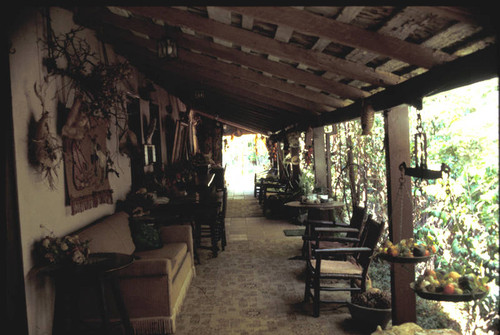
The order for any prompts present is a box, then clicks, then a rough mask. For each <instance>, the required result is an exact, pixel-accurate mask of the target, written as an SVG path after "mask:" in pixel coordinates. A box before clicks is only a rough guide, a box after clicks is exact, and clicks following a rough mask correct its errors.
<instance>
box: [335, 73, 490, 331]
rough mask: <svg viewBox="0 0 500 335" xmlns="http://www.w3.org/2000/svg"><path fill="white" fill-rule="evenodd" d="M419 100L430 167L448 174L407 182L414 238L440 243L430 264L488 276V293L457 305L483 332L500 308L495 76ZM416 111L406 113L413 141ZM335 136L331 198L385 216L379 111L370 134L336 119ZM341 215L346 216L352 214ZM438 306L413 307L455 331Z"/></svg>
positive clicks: (473, 328)
mask: <svg viewBox="0 0 500 335" xmlns="http://www.w3.org/2000/svg"><path fill="white" fill-rule="evenodd" d="M423 102H424V104H423V107H424V108H423V110H422V111H421V116H422V125H423V129H424V132H425V133H426V134H427V141H428V147H427V153H428V161H427V163H428V167H429V168H430V169H432V170H439V169H440V166H441V163H446V164H447V165H448V166H449V167H450V168H451V172H450V174H449V176H448V175H445V176H444V178H441V179H437V180H429V181H420V180H415V179H413V180H412V200H413V215H414V222H413V224H414V237H415V239H416V240H422V241H424V242H427V243H429V242H433V243H434V244H435V245H437V246H438V254H437V257H435V258H434V264H432V265H433V266H434V267H435V268H439V269H445V270H455V271H457V272H459V273H461V274H464V273H475V274H477V275H478V276H480V277H483V278H486V279H485V280H489V283H488V285H489V286H490V288H491V289H490V294H489V295H488V296H487V297H486V298H484V299H482V300H480V301H475V302H471V303H464V304H461V305H457V306H459V307H461V308H463V309H464V310H465V311H466V312H467V313H468V314H469V317H468V324H467V325H466V327H465V328H466V329H461V332H462V333H464V334H486V333H489V331H491V330H490V329H489V327H491V325H495V324H498V313H497V311H498V309H499V302H498V286H499V285H500V282H499V273H498V270H499V239H498V229H499V225H498V217H499V194H498V192H499V186H498V185H499V180H498V179H499V174H498V173H499V171H498V161H499V154H498V147H499V143H498V129H499V128H498V79H493V80H489V81H485V82H482V83H478V84H476V85H470V86H467V87H464V88H461V89H457V90H453V91H449V92H446V93H442V94H439V95H436V96H433V97H430V98H426V99H424V101H423ZM416 114H417V111H416V110H413V109H412V110H410V132H411V134H410V136H411V138H410V139H411V141H410V143H411V145H413V133H414V132H416V131H415V127H416ZM334 133H336V134H335V135H334V136H333V140H332V146H331V148H330V150H331V151H332V153H333V155H332V158H333V159H332V184H333V185H332V188H333V192H334V197H335V198H337V199H338V200H343V201H344V202H345V203H346V205H347V206H346V208H352V205H353V203H354V202H359V204H360V205H363V204H364V205H365V206H366V207H367V208H368V210H369V212H370V214H373V216H374V217H375V218H377V219H379V220H387V186H386V169H385V150H384V144H383V143H384V142H383V140H384V127H383V118H382V115H379V114H377V115H376V117H375V123H374V127H373V130H372V133H373V135H371V136H360V135H359V134H360V133H361V126H360V124H359V121H358V120H356V121H351V122H345V123H343V124H338V125H337V126H336V130H335V129H334ZM413 164H414V162H412V165H413ZM345 214H346V215H345V218H348V217H349V213H345ZM383 238H385V236H384V237H383ZM386 266H387V265H386ZM419 269H420V270H422V269H423V268H422V267H417V271H418V270H419ZM386 275H387V274H386ZM371 276H375V277H376V278H377V280H374V286H375V287H379V288H387V287H384V286H383V285H386V284H379V283H377V281H379V280H382V278H383V277H384V275H383V273H382V272H380V270H375V271H373V272H372V274H371ZM389 278H390V276H389ZM372 279H373V278H372ZM386 283H387V282H386ZM377 285H379V286H377ZM381 285H382V286H381ZM419 300H421V299H419ZM436 306H437V305H436ZM436 306H434V305H432V306H431V305H427V306H424V307H419V306H417V309H418V314H419V316H420V317H421V318H424V319H425V318H427V321H424V320H422V319H421V320H420V321H419V322H421V325H422V326H427V325H429V326H430V325H433V326H439V325H446V327H450V325H452V326H451V327H450V328H453V329H457V328H455V326H456V325H454V324H453V323H452V322H451V323H450V321H449V320H448V321H443V320H444V317H443V315H442V313H438V312H435V309H436V308H438V307H436ZM439 327H441V326H439ZM439 327H438V328H439ZM462 328H463V327H462Z"/></svg>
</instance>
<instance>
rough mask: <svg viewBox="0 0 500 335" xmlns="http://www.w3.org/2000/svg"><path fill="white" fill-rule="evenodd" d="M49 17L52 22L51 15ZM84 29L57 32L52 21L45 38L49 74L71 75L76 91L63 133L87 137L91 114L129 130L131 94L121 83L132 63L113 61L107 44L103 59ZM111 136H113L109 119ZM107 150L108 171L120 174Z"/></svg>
mask: <svg viewBox="0 0 500 335" xmlns="http://www.w3.org/2000/svg"><path fill="white" fill-rule="evenodd" d="M48 20H49V22H50V18H48ZM82 30H84V28H83V27H78V28H76V29H71V30H70V31H69V32H67V33H64V34H61V35H59V36H56V35H55V33H54V32H53V31H52V29H51V28H50V25H49V29H48V35H47V40H46V41H43V42H45V45H46V48H47V53H48V56H47V57H46V58H45V59H44V65H45V66H46V68H47V71H48V73H49V75H60V76H62V77H65V78H68V79H69V80H70V85H71V88H72V89H73V90H69V91H73V92H74V93H75V94H74V99H73V104H72V107H71V109H70V111H69V113H68V115H67V118H66V122H65V125H64V126H63V129H62V135H63V137H66V138H71V139H81V138H83V136H84V134H85V133H86V132H87V131H88V129H89V127H91V124H92V123H91V122H89V118H90V117H97V118H103V119H106V120H107V121H113V122H114V125H115V126H116V129H118V131H119V134H118V135H121V134H124V133H125V132H127V130H128V129H127V124H128V122H127V121H128V120H127V118H128V116H127V110H126V102H127V96H126V93H125V90H123V89H121V88H120V83H122V82H124V81H125V80H126V79H127V78H128V77H129V76H130V74H131V67H130V65H129V63H127V62H117V63H114V64H109V63H108V61H107V56H106V52H105V50H106V47H105V45H104V44H103V51H104V58H105V61H101V60H100V59H99V58H98V57H97V55H96V54H95V52H93V51H92V49H91V46H90V44H89V43H88V41H87V40H86V39H84V38H82V37H81V36H80V35H79V33H80V32H81V31H82ZM118 137H120V136H118ZM107 138H108V139H110V138H111V131H110V123H109V122H108V129H107ZM105 154H106V156H107V157H106V159H105V160H104V161H105V162H106V164H107V171H108V172H115V174H116V175H117V176H118V173H117V172H116V169H115V168H114V162H113V160H112V159H111V156H110V153H109V152H106V153H105Z"/></svg>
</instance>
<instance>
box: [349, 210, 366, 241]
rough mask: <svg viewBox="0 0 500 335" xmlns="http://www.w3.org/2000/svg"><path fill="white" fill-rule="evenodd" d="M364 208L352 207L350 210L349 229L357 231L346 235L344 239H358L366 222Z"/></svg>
mask: <svg viewBox="0 0 500 335" xmlns="http://www.w3.org/2000/svg"><path fill="white" fill-rule="evenodd" d="M365 219H366V208H364V207H359V206H354V207H353V210H352V216H351V220H350V221H349V227H350V228H356V229H358V231H357V232H350V233H347V235H346V237H350V238H351V237H353V238H359V237H360V235H361V232H362V231H363V226H364V224H365V222H366V220H365Z"/></svg>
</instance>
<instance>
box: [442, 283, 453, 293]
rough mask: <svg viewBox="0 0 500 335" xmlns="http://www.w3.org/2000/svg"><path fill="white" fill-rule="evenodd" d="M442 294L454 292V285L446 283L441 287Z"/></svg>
mask: <svg viewBox="0 0 500 335" xmlns="http://www.w3.org/2000/svg"><path fill="white" fill-rule="evenodd" d="M443 292H444V294H453V293H454V292H455V286H453V284H451V283H450V284H446V285H445V286H444V288H443Z"/></svg>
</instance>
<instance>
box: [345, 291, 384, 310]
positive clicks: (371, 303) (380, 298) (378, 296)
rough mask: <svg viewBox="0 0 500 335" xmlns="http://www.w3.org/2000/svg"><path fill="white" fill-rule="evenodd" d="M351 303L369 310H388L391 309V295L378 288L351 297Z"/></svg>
mask: <svg viewBox="0 0 500 335" xmlns="http://www.w3.org/2000/svg"><path fill="white" fill-rule="evenodd" d="M351 302H352V303H353V304H356V305H359V306H364V307H369V308H379V309H388V308H391V293H390V292H388V291H385V290H380V289H378V288H369V289H367V290H366V291H365V292H363V293H360V294H356V295H353V297H352V299H351Z"/></svg>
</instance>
